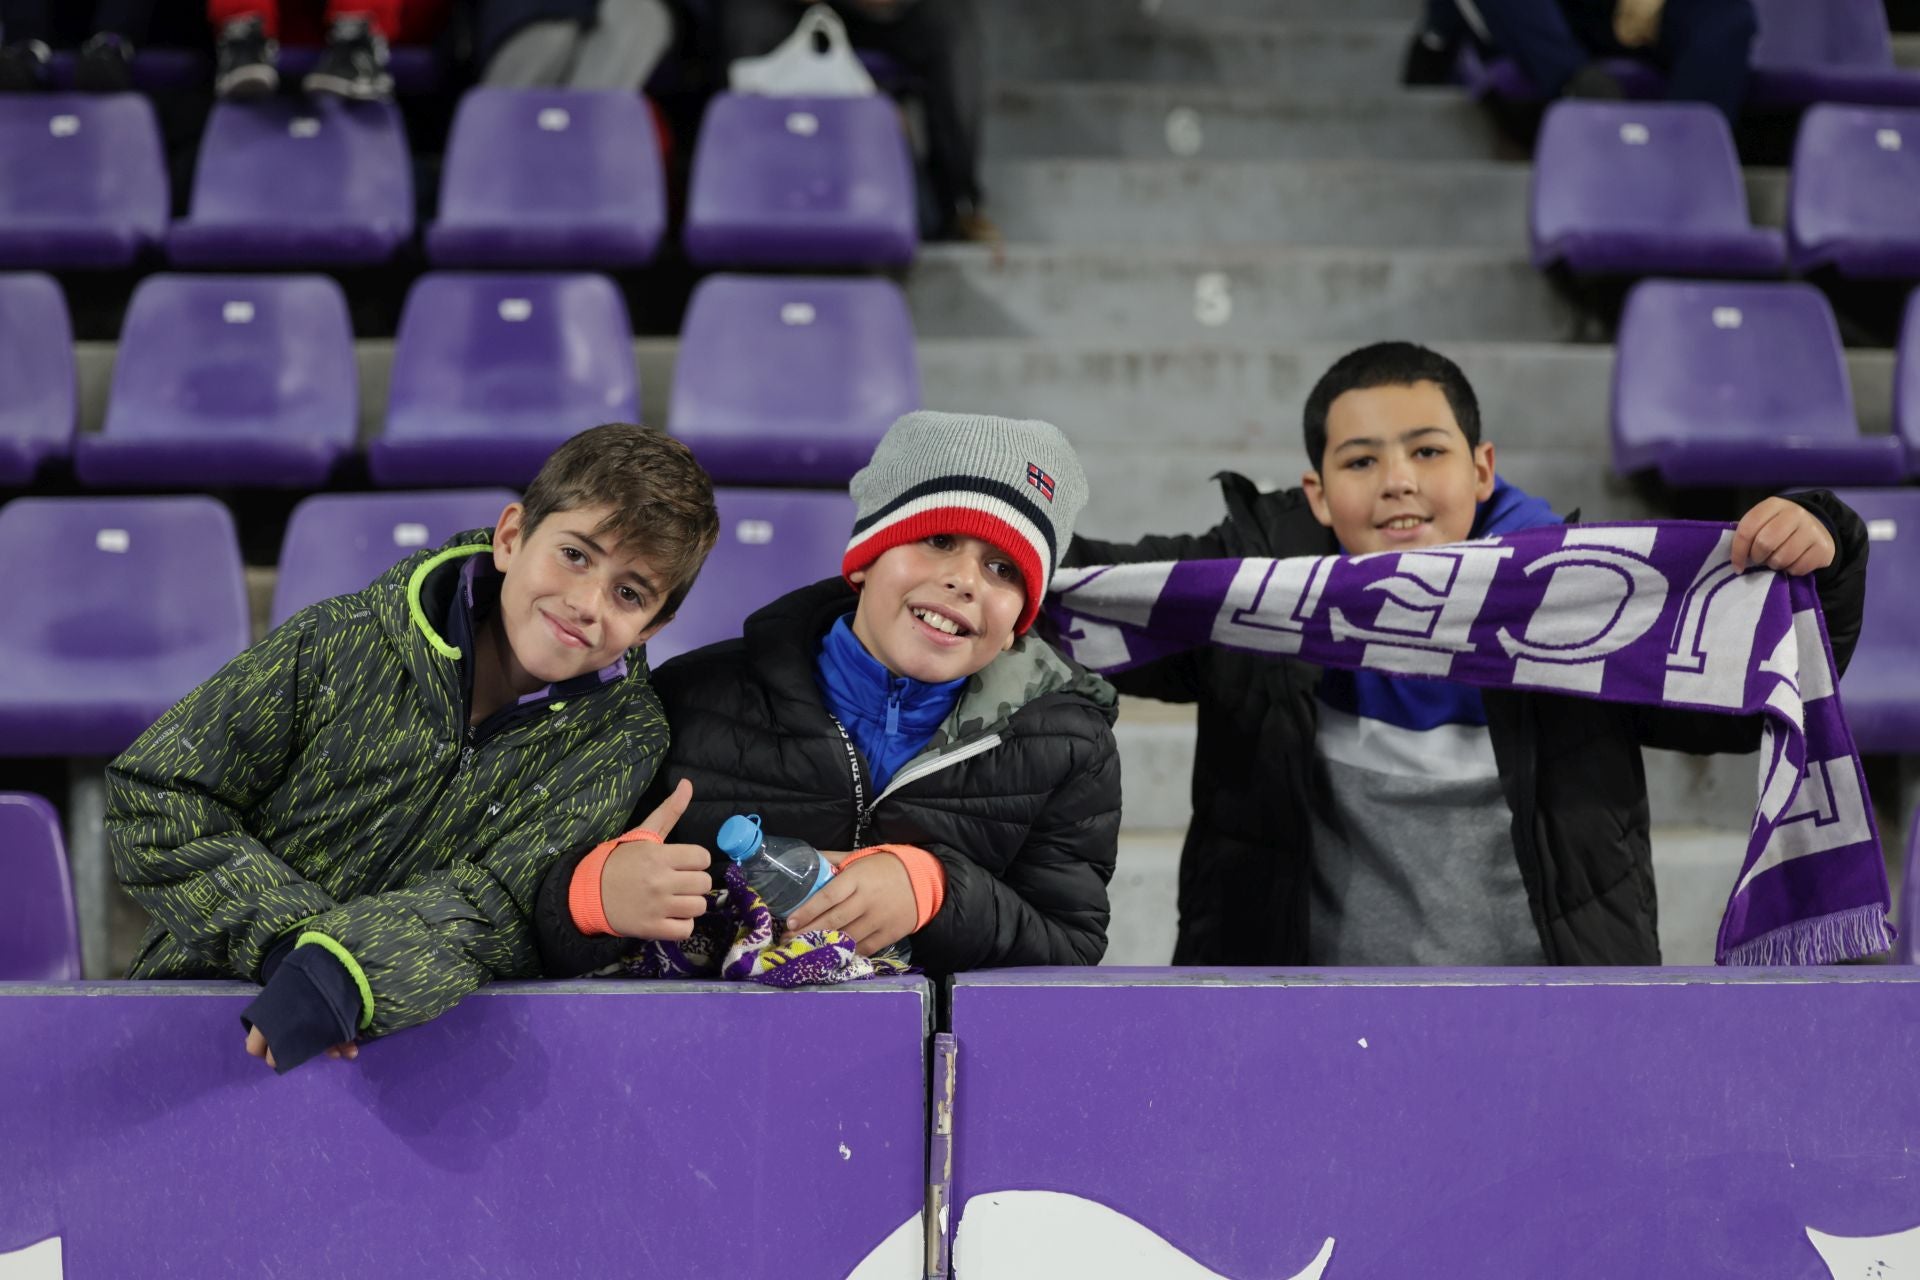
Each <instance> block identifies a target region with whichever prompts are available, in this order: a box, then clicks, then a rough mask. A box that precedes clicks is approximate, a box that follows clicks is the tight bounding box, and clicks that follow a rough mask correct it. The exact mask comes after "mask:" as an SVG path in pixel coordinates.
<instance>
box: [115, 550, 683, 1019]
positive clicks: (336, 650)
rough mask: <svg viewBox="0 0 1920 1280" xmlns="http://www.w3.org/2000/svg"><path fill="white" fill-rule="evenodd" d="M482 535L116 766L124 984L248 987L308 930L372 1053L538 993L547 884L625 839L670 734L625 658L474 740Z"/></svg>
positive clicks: (348, 611)
mask: <svg viewBox="0 0 1920 1280" xmlns="http://www.w3.org/2000/svg"><path fill="white" fill-rule="evenodd" d="M490 536H491V535H490V532H489V531H487V530H479V531H475V532H472V533H466V534H461V535H459V536H457V537H455V538H453V539H451V540H450V541H449V542H448V543H447V544H446V546H445V547H443V548H441V549H440V550H438V551H423V552H421V553H419V554H417V555H414V556H412V557H409V558H408V559H407V560H404V561H402V562H401V563H400V564H399V565H397V566H395V567H394V568H393V569H392V570H390V571H389V572H387V573H386V574H384V575H382V576H381V577H380V578H379V579H378V580H376V581H375V582H374V583H373V585H372V586H370V587H368V588H367V589H366V590H365V591H361V592H357V593H355V594H353V595H348V596H339V597H336V598H335V599H332V600H326V601H322V602H321V603H319V604H316V605H313V606H311V607H309V608H307V609H303V610H302V611H300V612H299V613H297V614H295V615H294V616H293V617H292V618H290V619H288V620H287V622H286V623H285V624H284V625H282V626H281V627H279V628H278V629H277V630H275V631H274V632H273V633H272V634H271V635H269V636H268V637H267V638H266V639H264V640H262V641H261V642H260V643H259V644H257V645H254V646H253V647H252V648H250V649H248V650H247V651H246V652H245V653H243V654H241V655H240V656H239V657H237V658H235V659H234V660H233V661H231V662H229V663H228V664H227V665H226V666H225V667H223V668H221V670H220V671H219V672H217V673H216V674H215V675H214V676H213V677H212V678H211V679H210V680H208V681H207V682H206V683H205V684H203V685H201V686H200V687H199V688H198V689H195V690H194V691H193V692H192V693H190V694H188V695H187V696H186V697H185V698H184V699H182V700H181V701H180V702H179V703H178V704H177V705H176V706H174V707H173V708H172V709H171V710H170V711H168V712H167V714H166V715H164V716H162V717H161V718H160V720H159V721H158V722H157V723H155V724H154V725H153V727H152V728H150V729H148V730H147V731H146V732H145V733H143V734H142V735H141V736H140V738H139V740H138V741H136V742H135V743H134V744H133V746H131V747H129V748H128V749H127V751H126V753H125V754H124V755H122V756H121V757H120V758H119V759H117V760H115V761H114V762H113V764H112V765H111V766H109V768H108V770H107V841H108V846H109V848H110V850H111V852H112V855H113V865H114V871H115V873H116V874H117V875H118V876H119V877H120V882H121V883H122V884H123V885H125V886H126V888H127V890H128V892H130V893H131V894H132V895H133V896H134V898H135V899H136V900H137V901H138V902H139V903H140V904H141V905H142V906H143V907H145V908H146V909H147V911H148V912H149V913H150V914H151V915H152V917H153V920H154V924H153V927H152V928H150V929H149V930H148V931H147V934H146V936H145V937H144V938H143V939H142V940H141V944H140V949H139V952H138V954H137V956H136V958H135V959H134V962H133V967H132V969H131V971H130V973H129V975H128V976H129V977H134V978H188V977H231V978H244V979H249V980H254V981H257V980H258V979H259V976H260V964H261V961H262V959H263V958H264V957H265V956H266V955H267V953H268V952H269V951H271V950H272V949H273V948H274V946H275V945H276V944H277V943H278V942H280V941H281V940H282V939H284V938H286V937H287V936H289V935H290V934H293V933H295V932H296V931H297V933H298V936H299V938H300V939H301V941H302V942H303V943H305V942H315V943H318V944H319V945H322V946H325V947H326V948H327V949H328V950H329V951H331V952H333V954H334V955H335V956H337V957H339V958H340V959H341V960H342V962H343V963H344V964H345V965H346V967H347V969H348V971H349V972H350V973H351V974H352V975H353V978H354V981H355V983H356V985H357V986H358V987H359V990H360V999H361V1027H362V1031H361V1034H362V1036H363V1037H371V1036H378V1035H384V1034H385V1033H387V1032H390V1031H397V1030H399V1029H400V1028H402V1027H409V1026H413V1025H415V1024H417V1023H421V1022H425V1021H426V1020H427V1019H429V1018H432V1017H434V1016H436V1015H437V1014H440V1013H442V1012H444V1011H445V1010H446V1009H448V1008H449V1007H451V1006H452V1005H453V1003H454V1002H455V1001H457V1000H458V999H459V998H460V997H461V996H463V995H465V994H466V993H467V992H469V991H472V990H474V989H475V988H477V987H479V986H480V985H481V984H483V983H485V982H487V981H489V980H491V979H495V978H531V977H535V976H537V975H538V974H539V971H540V958H539V954H538V952H537V950H536V948H535V942H534V935H533V929H532V925H531V912H532V908H533V901H534V896H535V893H536V890H537V889H538V886H539V884H540V877H541V874H542V873H543V872H544V871H545V870H546V868H547V866H548V865H549V864H550V863H552V862H553V861H554V860H555V859H556V858H558V857H560V856H561V855H562V854H564V853H567V852H570V851H571V850H573V849H574V848H576V847H577V846H579V845H581V844H583V843H584V844H591V843H593V842H595V841H598V840H604V839H606V838H608V837H609V836H611V835H613V834H614V833H616V832H618V831H619V830H620V829H621V828H622V827H623V826H624V825H625V824H626V821H627V817H628V815H629V813H630V812H631V811H632V809H633V805H634V801H635V800H636V799H637V798H638V797H639V795H640V794H641V792H642V791H643V790H644V789H645V787H646V785H647V783H648V781H649V780H650V779H651V778H652V776H653V771H654V768H655V767H656V766H657V765H658V763H659V761H660V760H661V759H662V758H663V756H664V754H665V752H666V748H667V724H666V719H665V717H664V715H663V714H662V712H661V709H660V700H659V698H658V697H657V696H656V695H655V694H654V691H653V688H652V686H651V684H650V683H649V681H648V677H647V668H646V664H645V661H644V658H643V655H642V653H641V651H640V650H637V649H636V650H633V651H631V652H629V653H628V655H627V666H628V670H627V674H626V675H625V676H624V677H622V678H619V679H616V680H612V681H609V682H608V683H606V684H604V685H601V686H598V687H596V688H595V689H594V690H593V691H592V692H589V693H585V694H580V695H577V696H574V697H571V698H557V699H555V698H549V699H547V700H545V701H542V702H536V703H533V704H530V705H529V706H527V707H526V708H524V709H523V712H522V713H518V714H515V715H513V716H511V717H509V718H508V720H507V722H506V723H505V724H504V725H503V726H502V727H499V728H498V729H497V730H496V731H493V732H490V733H489V734H488V735H487V736H485V737H484V738H479V739H477V740H476V739H475V737H474V735H472V734H471V733H470V731H469V729H468V726H467V711H466V697H467V695H466V692H465V682H464V679H463V676H462V672H461V663H460V652H459V650H458V649H456V648H454V647H453V646H452V645H450V644H449V643H448V642H447V641H446V640H445V639H443V638H442V636H441V633H440V628H441V625H442V620H443V619H445V618H446V617H447V616H448V610H449V608H450V607H451V605H452V602H453V600H454V592H455V591H456V590H458V589H459V587H460V578H461V569H462V566H463V564H464V562H465V561H466V560H467V558H468V557H470V556H472V555H473V554H475V553H478V552H483V551H485V550H487V549H488V547H489V545H490V543H489V538H490Z"/></svg>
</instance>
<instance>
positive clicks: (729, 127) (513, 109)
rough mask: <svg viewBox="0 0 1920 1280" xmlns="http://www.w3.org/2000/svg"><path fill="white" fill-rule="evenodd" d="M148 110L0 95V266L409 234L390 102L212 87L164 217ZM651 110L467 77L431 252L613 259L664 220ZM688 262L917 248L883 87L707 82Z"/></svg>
mask: <svg viewBox="0 0 1920 1280" xmlns="http://www.w3.org/2000/svg"><path fill="white" fill-rule="evenodd" d="M168 210H169V194H168V184H167V174H166V165H165V161H164V157H163V153H162V151H161V145H160V133H159V127H158V125H157V123H156V121H155V117H154V113H153V109H152V107H151V106H150V105H149V104H148V103H147V101H146V100H145V99H143V98H140V97H137V96H134V95H131V94H124V95H118V96H108V97H97V96H88V95H77V94H51V95H21V96H17V97H9V98H6V99H0V267H23V268H34V267H46V268H69V267H74V268H84V267H121V266H126V265H129V264H131V263H133V262H135V261H136V260H138V259H139V258H140V257H141V256H142V255H143V254H146V253H148V252H149V251H153V250H160V249H164V251H165V253H166V255H167V256H168V257H169V258H170V259H171V260H172V261H173V262H175V263H177V264H179V265H182V266H193V267H300V266H351V265H377V264H380V263H383V262H386V261H388V260H389V259H391V258H392V257H393V256H394V254H395V253H396V252H397V251H398V250H399V249H400V247H401V246H402V245H404V244H406V243H408V242H409V241H410V240H411V239H412V237H413V234H414V230H415V227H414V191H413V171H412V159H411V156H410V154H409V152H408V148H407V138H406V132H405V129H404V127H403V125H402V122H401V117H400V114H399V111H398V109H397V108H395V107H394V106H393V104H391V103H352V102H343V101H340V100H337V99H323V100H320V101H317V102H312V103H305V102H296V101H294V100H292V99H284V100H282V99H274V100H269V101H265V102H252V103H244V104H241V103H221V104H219V105H217V106H216V107H215V108H214V109H213V113H212V116H211V117H210V119H209V120H208V123H207V128H206V132H205V135H204V136H203V138H202V140H201V145H200V158H199V163H198V166H197V168H196V170H195V175H194V183H193V193H192V201H191V205H190V209H189V212H188V215H187V217H186V218H184V219H182V220H181V221H179V222H177V223H173V224H172V225H169V223H168ZM666 227H667V207H666V183H665V178H664V176H663V173H662V168H661V160H660V151H659V146H658V142H657V140H656V136H655V129H654V119H653V115H652V111H651V108H650V107H649V105H648V104H647V102H646V100H645V99H644V98H641V97H639V96H637V95H633V94H624V93H614V92H588V91H580V90H561V89H475V90H472V91H471V92H469V93H468V94H467V95H466V96H465V97H464V98H463V99H462V100H461V103H460V108H459V111H458V114H457V115H456V117H455V120H454V127H453V132H452V135H451V138H450V140H449V142H448V147H447V154H446V165H445V170H444V175H443V178H442V182H441V189H440V213H439V218H438V220H437V221H436V222H435V223H434V224H433V225H432V226H430V227H428V228H427V229H426V234H425V250H426V254H427V257H428V260H429V261H431V262H432V263H434V264H435V265H437V266H509V267H512V266H519V267H538V268H553V267H569V266H571V267H588V266H591V267H596V268H602V269H604V268H611V267H628V266H637V265H640V264H643V263H646V262H648V261H650V260H652V258H653V257H654V255H655V253H656V252H657V250H658V248H659V246H660V243H661V240H662V238H663V237H664V236H665V234H666ZM682 239H683V245H684V248H685V250H686V253H687V256H688V257H689V258H691V259H692V260H693V261H694V262H695V263H696V264H698V265H701V266H708V267H725V266H767V265H777V266H820V267H836V268H839V267H873V266H899V265H904V264H905V263H907V262H910V261H911V260H912V258H913V255H914V251H915V249H916V248H917V245H918V223H917V214H916V206H915V194H914V183H913V175H912V165H911V160H910V158H909V156H908V152H907V142H906V138H905V136H904V134H903V132H902V130H901V128H900V121H899V118H898V115H897V113H896V111H895V110H894V108H893V106H892V103H891V102H890V101H889V100H887V99H884V98H831V99H814V98H762V97H749V96H743V95H736V94H722V95H720V96H719V97H718V98H716V99H715V100H714V102H713V103H712V104H711V106H709V108H708V109H707V114H706V117H705V121H704V123H703V124H702V126H701V131H700V137H699V139H698V141H697V143H696V147H695V152H694V159H693V174H692V180H691V189H690V192H689V195H688V201H687V217H686V225H685V227H684V229H683V236H682Z"/></svg>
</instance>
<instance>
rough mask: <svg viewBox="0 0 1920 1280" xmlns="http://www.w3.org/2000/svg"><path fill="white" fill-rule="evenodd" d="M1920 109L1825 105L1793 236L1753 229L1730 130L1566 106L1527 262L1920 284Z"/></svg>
mask: <svg viewBox="0 0 1920 1280" xmlns="http://www.w3.org/2000/svg"><path fill="white" fill-rule="evenodd" d="M1916 207H1920V108H1893V107H1884V108H1873V107H1837V106H1821V107H1815V108H1813V109H1812V110H1811V111H1808V112H1807V113H1806V115H1805V117H1804V118H1803V119H1802V120H1801V123H1800V133H1799V136H1798V138H1797V140H1796V142H1795V145H1794V153H1793V170H1792V182H1791V187H1790V191H1789V196H1788V201H1787V227H1786V231H1785V234H1782V233H1781V232H1780V231H1778V230H1775V229H1772V228H1763V227H1755V226H1753V225H1752V222H1751V221H1750V219H1749V216H1748V210H1747V193H1746V186H1745V180H1744V178H1743V177H1742V174H1741V170H1740V159H1739V156H1738V155H1737V154H1736V153H1735V151H1734V145H1733V135H1732V133H1731V131H1730V130H1729V129H1728V127H1727V122H1726V120H1725V119H1724V118H1723V117H1722V116H1721V115H1720V113H1719V112H1717V111H1715V110H1713V109H1712V108H1711V107H1705V106H1699V105H1694V104H1688V103H1598V102H1560V103H1556V104H1554V106H1553V107H1552V108H1551V109H1550V110H1549V111H1548V112H1547V116H1546V119H1545V121H1544V122H1543V123H1542V125H1541V129H1540V139H1539V145H1538V147H1537V149H1536V154H1535V160H1534V173H1533V198H1532V214H1531V220H1530V222H1531V232H1532V241H1533V257H1534V261H1535V263H1536V264H1537V265H1539V266H1541V267H1543V268H1552V267H1565V268H1567V269H1568V270H1569V271H1571V272H1573V273H1575V274H1577V275H1660V274H1668V275H1681V274H1684V275H1713V276H1768V275H1774V276H1777V275H1779V274H1781V273H1782V272H1783V271H1784V270H1785V269H1786V268H1787V267H1788V266H1789V265H1791V266H1792V268H1793V269H1794V270H1795V271H1797V272H1801V273H1812V272H1816V271H1822V270H1830V271H1832V272H1834V273H1835V274H1837V275H1839V276H1842V277H1845V278H1848V279H1892V280H1914V279H1920V219H1916V218H1915V217H1914V216H1913V211H1914V209H1915V208H1916Z"/></svg>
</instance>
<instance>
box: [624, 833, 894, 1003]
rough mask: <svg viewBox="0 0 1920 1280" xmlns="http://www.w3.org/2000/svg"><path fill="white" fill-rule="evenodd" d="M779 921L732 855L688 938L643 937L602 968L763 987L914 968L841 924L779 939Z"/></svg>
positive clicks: (626, 973)
mask: <svg viewBox="0 0 1920 1280" xmlns="http://www.w3.org/2000/svg"><path fill="white" fill-rule="evenodd" d="M780 926H781V921H780V920H778V919H776V918H775V916H774V914H773V912H771V911H769V910H768V909H767V904H766V903H765V902H763V901H762V900H761V898H760V895H759V894H757V893H755V892H754V891H753V889H752V887H751V886H749V885H748V884H747V881H746V877H744V876H743V875H741V874H740V868H739V866H738V865H736V864H735V863H733V862H728V863H727V867H726V873H725V878H724V880H723V881H722V883H721V885H720V887H719V888H717V889H714V890H713V891H712V892H710V893H708V894H707V910H706V914H704V915H702V916H701V917H700V918H699V919H698V920H696V921H694V924H693V936H692V937H690V938H688V939H687V940H686V941H685V942H638V943H635V944H634V949H633V950H632V951H631V952H630V953H628V954H627V955H626V956H624V957H622V958H621V960H620V961H619V962H618V963H616V964H613V965H610V966H608V967H607V968H605V969H602V970H600V971H599V973H598V974H597V975H596V976H599V977H605V978H719V979H723V980H725V981H727V982H751V983H755V984H758V985H760V986H764V987H823V986H837V985H839V984H840V983H843V982H858V981H860V980H861V979H863V978H877V977H885V976H887V975H890V974H902V973H912V972H914V969H913V967H912V966H911V965H909V964H907V963H905V962H904V961H902V960H900V959H899V957H898V953H897V952H896V951H895V950H893V949H888V950H886V951H883V952H881V953H880V954H879V955H877V956H874V957H873V958H872V959H868V958H867V957H866V956H863V955H861V954H860V953H859V951H858V950H857V949H856V948H857V947H858V945H859V944H858V942H857V940H856V939H855V938H854V937H853V936H852V935H851V934H847V933H842V932H841V931H840V930H838V929H809V930H807V931H806V932H805V933H800V934H795V935H794V936H793V937H791V938H789V939H787V940H786V941H784V942H782V941H780V935H781V927H780Z"/></svg>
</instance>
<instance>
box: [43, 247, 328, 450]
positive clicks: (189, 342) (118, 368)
mask: <svg viewBox="0 0 1920 1280" xmlns="http://www.w3.org/2000/svg"><path fill="white" fill-rule="evenodd" d="M358 388H359V383H358V378H357V374H356V372H355V366H354V356H353V331H352V329H351V328H350V327H349V326H348V321H347V299H346V295H345V294H343V293H342V292H341V291H340V286H339V285H338V284H336V283H334V282H333V281H332V280H330V279H328V278H327V277H325V276H192V275H175V274H162V275H155V276H149V277H147V278H146V279H145V280H143V281H142V282H141V283H140V287H139V288H138V289H135V290H134V293H133V301H132V302H131V303H130V304H129V305H128V307H127V320H126V324H125V326H124V327H123V328H122V330H121V333H120V349H119V357H118V359H117V360H116V361H115V364H114V370H113V391H112V394H111V396H110V398H109V399H108V401H107V421H106V427H105V429H104V430H102V431H101V433H100V434H99V435H82V436H81V437H80V438H79V439H78V440H77V441H76V442H75V446H74V470H75V471H76V472H77V473H78V475H79V477H80V479H81V481H82V482H83V483H85V484H88V485H95V486H107V487H110V486H122V487H125V486H130V485H145V486H150V485H160V486H183V487H188V488H199V487H202V486H206V485H263V486H300V487H311V486H314V485H319V484H324V483H325V482H326V480H327V478H328V476H329V475H331V474H332V471H333V468H334V466H335V464H336V463H338V462H339V461H340V459H341V458H342V457H344V456H345V455H346V454H347V453H349V452H351V451H352V449H353V444H354V435H355V429H356V425H357V423H358V421H359V415H360V402H359V389H358Z"/></svg>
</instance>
